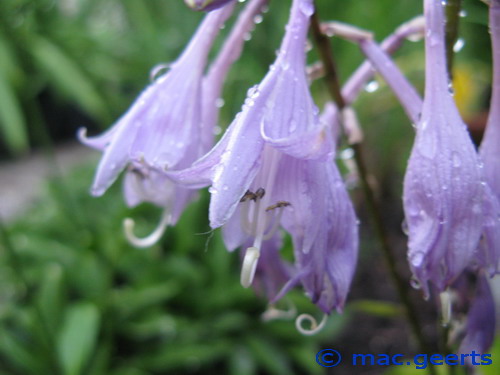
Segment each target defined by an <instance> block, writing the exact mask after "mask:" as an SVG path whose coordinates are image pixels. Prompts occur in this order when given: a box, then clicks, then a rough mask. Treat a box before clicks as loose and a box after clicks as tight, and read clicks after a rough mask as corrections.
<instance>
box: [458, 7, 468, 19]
mask: <svg viewBox="0 0 500 375" xmlns="http://www.w3.org/2000/svg"><path fill="white" fill-rule="evenodd" d="M458 15H459V16H460V17H462V18H464V17H467V11H466V10H465V9H462V10H461V11H460V13H458Z"/></svg>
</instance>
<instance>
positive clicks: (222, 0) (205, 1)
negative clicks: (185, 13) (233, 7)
mask: <svg viewBox="0 0 500 375" xmlns="http://www.w3.org/2000/svg"><path fill="white" fill-rule="evenodd" d="M231 1H235V0H184V2H185V3H186V5H187V6H188V7H190V8H191V9H194V10H202V11H205V12H208V11H211V10H214V9H217V8H220V7H222V6H224V5H226V4H227V3H229V2H231Z"/></svg>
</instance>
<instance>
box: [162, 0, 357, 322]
mask: <svg viewBox="0 0 500 375" xmlns="http://www.w3.org/2000/svg"><path fill="white" fill-rule="evenodd" d="M312 12H313V5H312V1H311V0H294V2H293V5H292V10H291V16H290V21H289V23H288V25H287V27H286V30H287V31H286V35H285V37H284V40H283V43H282V45H281V48H280V50H279V54H278V58H277V60H276V62H275V63H274V64H273V65H272V66H271V68H270V71H269V73H268V74H267V75H266V77H265V78H264V80H263V81H262V82H261V83H260V84H259V85H258V86H256V87H254V88H252V89H251V90H249V94H248V97H247V99H246V101H245V104H244V106H243V110H242V112H241V113H239V114H238V115H237V116H236V118H235V120H234V121H233V123H232V124H231V125H230V127H229V128H228V130H227V132H226V134H225V135H224V136H223V138H222V139H221V140H220V141H219V143H218V144H217V145H216V146H215V148H214V149H213V150H212V151H211V152H210V153H209V154H207V155H206V156H205V157H204V158H202V159H200V160H199V161H198V162H196V163H195V164H194V165H193V167H192V168H189V169H188V170H185V171H181V172H178V173H176V172H174V173H170V175H171V176H172V177H175V178H176V179H178V180H179V181H180V182H183V183H186V184H198V185H199V184H200V183H205V184H207V185H208V184H210V183H211V185H212V187H211V188H210V192H211V193H212V198H211V202H210V224H211V226H212V227H213V228H216V227H220V226H222V225H224V224H226V227H225V229H224V240H225V243H226V245H227V247H228V248H229V249H230V250H233V249H235V248H236V247H238V246H241V245H243V244H245V243H246V242H247V241H250V244H251V246H248V248H247V250H246V252H245V257H244V260H243V267H242V280H241V281H242V284H243V285H244V286H249V285H251V284H252V282H253V280H254V276H255V272H256V271H257V270H258V269H259V263H260V262H261V261H262V260H265V259H266V258H267V256H268V255H270V254H266V255H264V254H263V252H264V251H267V242H266V241H269V240H271V239H272V238H273V235H274V234H275V232H276V230H277V229H278V228H279V227H280V226H283V227H284V228H285V229H286V230H287V231H288V232H289V233H290V234H291V235H292V238H293V242H294V248H295V258H296V267H295V274H294V275H293V276H292V277H291V279H290V280H289V281H288V282H287V284H286V285H285V286H284V287H283V289H282V291H281V292H280V293H279V294H278V296H277V297H276V298H275V299H277V298H280V297H281V296H282V295H283V294H284V293H286V291H287V290H289V289H290V288H291V287H293V286H295V285H296V284H298V283H300V282H302V284H303V285H304V287H305V289H306V291H307V293H308V295H309V296H310V297H311V298H312V300H313V301H314V302H315V303H317V304H318V305H319V306H320V307H321V309H322V310H323V311H324V312H325V313H330V312H331V310H332V308H337V309H341V308H342V306H343V303H344V301H345V297H346V293H347V289H348V286H349V284H350V281H351V278H352V275H353V270H354V265H355V262H356V257H357V245H358V242H357V241H358V239H357V224H356V219H355V214H354V211H353V208H352V206H351V203H350V201H349V197H348V195H347V192H346V191H345V188H344V185H343V182H342V180H341V179H340V176H339V173H338V171H337V169H336V166H335V165H334V164H333V163H332V161H331V156H332V153H333V151H332V150H333V147H332V140H331V135H330V134H328V132H327V130H326V128H325V126H324V125H323V124H322V123H321V122H320V121H319V118H318V110H317V108H316V106H315V105H314V103H313V100H312V98H311V95H310V93H309V87H308V82H307V77H306V73H305V71H306V70H305V47H306V35H307V29H308V24H309V17H310V16H311V14H312ZM272 257H273V259H276V258H275V257H274V255H272ZM259 258H263V259H260V260H259Z"/></svg>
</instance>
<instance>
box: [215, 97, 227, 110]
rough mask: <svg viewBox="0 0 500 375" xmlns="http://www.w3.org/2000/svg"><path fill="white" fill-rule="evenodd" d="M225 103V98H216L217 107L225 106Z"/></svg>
mask: <svg viewBox="0 0 500 375" xmlns="http://www.w3.org/2000/svg"><path fill="white" fill-rule="evenodd" d="M224 104H225V101H224V99H222V98H217V99H215V106H216V107H217V108H222V107H224Z"/></svg>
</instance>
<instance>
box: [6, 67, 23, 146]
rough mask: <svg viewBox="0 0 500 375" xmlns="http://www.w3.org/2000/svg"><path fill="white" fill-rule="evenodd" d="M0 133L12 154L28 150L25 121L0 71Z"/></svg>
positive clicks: (15, 98)
mask: <svg viewBox="0 0 500 375" xmlns="http://www.w3.org/2000/svg"><path fill="white" fill-rule="evenodd" d="M0 125H1V126H0V131H1V132H2V134H3V136H4V137H5V138H4V139H5V144H6V146H7V147H8V148H9V149H10V151H11V152H12V153H15V154H18V153H21V152H23V151H26V150H27V149H28V134H27V132H26V124H25V119H24V116H23V113H22V110H21V105H20V103H19V101H18V99H17V96H16V94H15V92H14V90H13V89H12V87H11V86H10V84H9V82H8V81H7V79H6V77H5V74H4V72H3V71H1V70H0Z"/></svg>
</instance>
